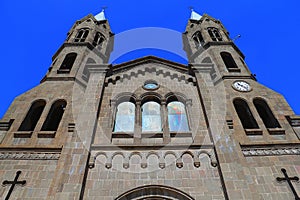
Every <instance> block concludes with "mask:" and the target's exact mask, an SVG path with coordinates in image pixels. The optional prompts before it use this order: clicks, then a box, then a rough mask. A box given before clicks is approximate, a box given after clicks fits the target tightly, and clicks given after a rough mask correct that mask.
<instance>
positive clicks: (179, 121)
mask: <svg viewBox="0 0 300 200" xmlns="http://www.w3.org/2000/svg"><path fill="white" fill-rule="evenodd" d="M167 108H168V121H169V130H170V131H177V132H184V131H189V125H188V120H187V116H186V111H185V106H184V104H183V103H181V102H179V101H173V102H170V103H168V106H167Z"/></svg>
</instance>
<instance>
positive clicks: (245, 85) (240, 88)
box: [232, 81, 252, 92]
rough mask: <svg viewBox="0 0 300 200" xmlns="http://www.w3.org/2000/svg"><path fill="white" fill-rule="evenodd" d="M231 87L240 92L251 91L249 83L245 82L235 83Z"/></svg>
mask: <svg viewBox="0 0 300 200" xmlns="http://www.w3.org/2000/svg"><path fill="white" fill-rule="evenodd" d="M232 87H233V88H234V89H235V90H237V91H240V92H249V91H251V90H252V88H251V86H250V84H249V83H247V82H245V81H235V82H234V83H233V84H232Z"/></svg>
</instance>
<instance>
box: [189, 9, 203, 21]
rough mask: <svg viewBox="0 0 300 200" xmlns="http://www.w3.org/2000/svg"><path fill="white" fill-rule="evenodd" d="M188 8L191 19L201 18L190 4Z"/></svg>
mask: <svg viewBox="0 0 300 200" xmlns="http://www.w3.org/2000/svg"><path fill="white" fill-rule="evenodd" d="M189 9H190V10H191V12H192V13H191V18H190V19H193V20H200V19H201V18H202V16H201V15H199V14H198V13H196V12H195V11H194V8H193V7H192V6H190V7H189Z"/></svg>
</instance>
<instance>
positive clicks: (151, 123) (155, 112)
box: [142, 101, 162, 132]
mask: <svg viewBox="0 0 300 200" xmlns="http://www.w3.org/2000/svg"><path fill="white" fill-rule="evenodd" d="M161 130H162V128H161V115H160V104H159V103H157V102H155V101H149V102H146V103H144V104H143V106H142V131H143V132H152V131H161Z"/></svg>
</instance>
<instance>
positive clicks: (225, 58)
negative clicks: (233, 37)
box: [221, 52, 238, 70]
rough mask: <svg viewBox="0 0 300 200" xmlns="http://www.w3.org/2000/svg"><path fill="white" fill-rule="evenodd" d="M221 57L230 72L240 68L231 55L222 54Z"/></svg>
mask: <svg viewBox="0 0 300 200" xmlns="http://www.w3.org/2000/svg"><path fill="white" fill-rule="evenodd" d="M221 57H222V59H223V62H224V64H225V66H226V68H227V69H228V70H230V69H237V68H238V66H237V65H236V63H235V61H234V59H233V57H232V56H231V54H230V53H228V52H221Z"/></svg>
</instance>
